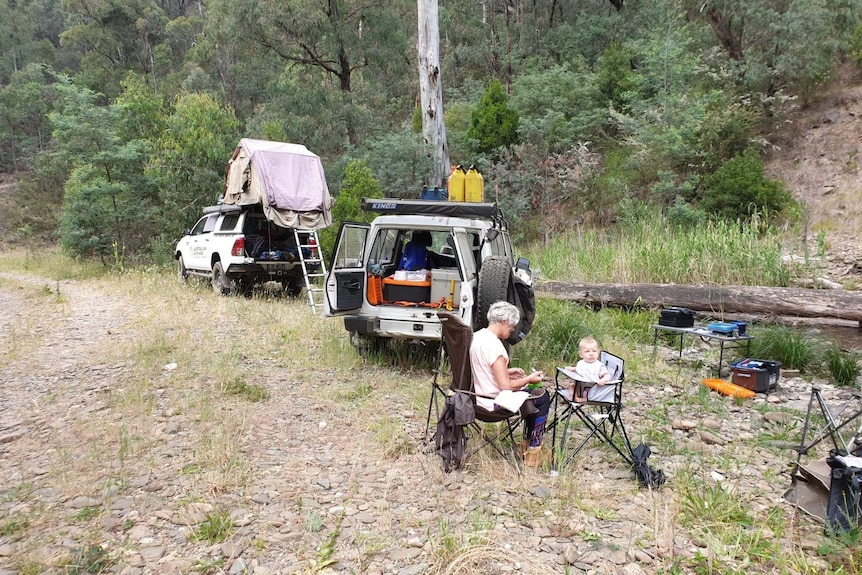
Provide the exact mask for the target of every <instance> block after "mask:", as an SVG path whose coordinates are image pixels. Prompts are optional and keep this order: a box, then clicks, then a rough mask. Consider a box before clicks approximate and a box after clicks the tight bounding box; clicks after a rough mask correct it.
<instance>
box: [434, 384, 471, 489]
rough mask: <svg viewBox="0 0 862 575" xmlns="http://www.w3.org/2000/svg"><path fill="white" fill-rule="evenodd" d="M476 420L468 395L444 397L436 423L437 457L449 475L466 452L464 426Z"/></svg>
mask: <svg viewBox="0 0 862 575" xmlns="http://www.w3.org/2000/svg"><path fill="white" fill-rule="evenodd" d="M475 418H476V412H475V410H474V408H473V401H472V399H471V398H470V396H469V395H467V394H464V393H454V394H452V395H449V396H447V397H446V406H445V407H444V408H443V413H442V414H441V415H440V419H439V420H438V421H437V434H436V448H437V455H439V456H440V457H441V458H442V459H443V470H444V471H445V472H446V473H449V472H450V471H452V470H453V469H458V468H459V467H461V460H462V459H464V454H465V453H466V452H467V434H466V433H464V426H465V425H469V424H470V423H472V422H473V421H474V420H475Z"/></svg>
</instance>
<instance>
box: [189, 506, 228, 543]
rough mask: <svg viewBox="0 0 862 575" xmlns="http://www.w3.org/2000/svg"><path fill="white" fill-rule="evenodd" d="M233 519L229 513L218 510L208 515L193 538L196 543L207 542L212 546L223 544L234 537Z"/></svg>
mask: <svg viewBox="0 0 862 575" xmlns="http://www.w3.org/2000/svg"><path fill="white" fill-rule="evenodd" d="M233 532H234V524H233V519H231V518H230V515H229V514H228V513H227V512H223V511H219V510H218V509H216V510H214V511H212V512H210V513H207V515H206V517H205V518H204V520H203V522H202V523H201V524H200V525H198V527H197V529H195V531H194V534H193V538H194V539H195V540H196V541H206V542H207V543H209V544H210V545H214V544H216V543H221V542H223V541H224V540H226V539H227V538H228V537H230V536H231V535H233Z"/></svg>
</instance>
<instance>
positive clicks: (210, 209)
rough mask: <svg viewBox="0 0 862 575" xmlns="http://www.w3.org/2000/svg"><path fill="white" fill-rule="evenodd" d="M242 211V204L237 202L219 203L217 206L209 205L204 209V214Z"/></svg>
mask: <svg viewBox="0 0 862 575" xmlns="http://www.w3.org/2000/svg"><path fill="white" fill-rule="evenodd" d="M241 211H242V206H238V205H236V204H218V205H217V206H207V207H205V208H204V209H203V213H204V214H227V213H230V212H241Z"/></svg>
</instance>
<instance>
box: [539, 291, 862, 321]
mask: <svg viewBox="0 0 862 575" xmlns="http://www.w3.org/2000/svg"><path fill="white" fill-rule="evenodd" d="M534 289H535V291H536V295H539V296H547V297H554V298H557V299H564V300H568V301H574V302H578V303H582V304H587V305H593V306H610V307H632V306H643V307H666V306H680V307H687V308H690V309H693V310H695V311H699V312H704V313H710V314H714V315H715V316H716V317H722V316H723V314H727V313H744V314H754V315H762V316H767V317H770V316H797V317H812V318H837V319H845V320H853V321H857V322H860V326H862V292H858V291H847V290H815V289H804V288H777V287H759V286H716V285H701V286H696V285H676V284H583V283H575V282H561V281H540V282H538V283H537V284H536V285H535V286H534Z"/></svg>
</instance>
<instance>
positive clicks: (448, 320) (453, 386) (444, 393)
mask: <svg viewBox="0 0 862 575" xmlns="http://www.w3.org/2000/svg"><path fill="white" fill-rule="evenodd" d="M437 317H438V318H439V319H440V324H441V328H442V331H443V349H442V350H441V354H440V365H439V367H438V369H436V370H435V372H434V379H433V381H432V382H431V398H430V400H429V402H428V416H427V419H426V423H425V438H426V441H427V440H428V432H429V428H430V425H431V415H432V412H433V413H434V415H435V418H436V419H437V420H438V421H439V419H440V417H441V411H440V400H441V399H443V400H444V401H445V400H446V399H447V398H450V397H451V396H452V395H454V394H466V395H467V396H469V397H470V399H471V401H472V403H473V408H474V410H475V421H473V422H472V423H470V424H468V425H467V426H465V427H466V428H468V436H470V437H475V438H477V439H478V441H479V445H477V446H476V447H474V448H472V449H468V450H467V451H466V452H465V455H464V457H463V459H462V461H461V462H460V463H463V461H465V460H467V459H468V458H469V457H471V456H472V455H474V454H476V453H477V452H479V451H480V450H481V449H482V448H484V447H486V446H488V447H490V448H492V449H493V450H494V451H496V452H497V453H498V454H499V455H500V457H502V458H503V459H505V460H507V461H508V462H509V463H511V464H512V465H513V466H514V467H515V469H516V470H517V471H518V472H519V473H520V470H521V467H520V457H519V454H518V453H517V443H516V441H515V433H516V432H517V430H518V427H519V425H520V423H521V417H520V415H519V414H518V413H513V412H511V411H507V410H497V411H488V410H487V409H484V408H483V407H481V406H479V405H477V404H476V397H478V395H477V394H476V392H475V389H474V387H473V370H472V367H471V366H470V344H471V343H472V341H473V331H472V330H471V329H470V326H468V325H467V324H465V323H464V322H462V321H461V319H460V318H459V317H458V316H457V315H455V314H452V313H448V312H438V313H437ZM447 360H448V361H447ZM447 364H448V367H449V369H450V375H451V382H450V384H449V386H448V388H444V387H443V385H442V384H441V382H440V379H443V374H444V372H445V371H446V367H447ZM481 397H487V396H481ZM442 415H444V416H445V411H444V412H443V413H442ZM480 423H499V424H500V425H499V426H498V427H497V429H496V431H494V432H489V430H487V429H486V428H484V427H483V426H481V425H479V424H480ZM434 439H435V440H436V443H437V444H438V448H439V447H440V446H439V443H440V439H439V437H438V434H436V433H435V436H434ZM439 452H440V450H439V449H438V453H439ZM440 454H441V456H443V457H444V461H445V458H446V455H445V454H444V453H440ZM447 467H448V465H447ZM456 467H457V465H456ZM447 470H448V469H447Z"/></svg>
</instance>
